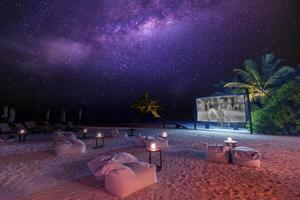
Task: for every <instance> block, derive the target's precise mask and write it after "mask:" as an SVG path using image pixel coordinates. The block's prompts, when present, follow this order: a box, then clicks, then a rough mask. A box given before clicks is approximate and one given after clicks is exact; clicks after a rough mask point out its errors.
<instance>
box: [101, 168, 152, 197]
mask: <svg viewBox="0 0 300 200" xmlns="http://www.w3.org/2000/svg"><path fill="white" fill-rule="evenodd" d="M138 166H139V167H138V168H137V169H138V170H137V172H136V173H135V175H132V176H128V175H126V176H125V175H120V174H119V173H117V172H116V171H112V172H111V173H109V174H108V175H107V176H105V189H106V190H107V191H108V192H110V193H111V194H113V195H114V196H117V197H121V198H124V197H126V196H128V195H130V194H132V193H134V192H136V191H138V190H140V189H143V188H145V187H147V186H149V185H151V184H154V183H155V182H157V178H156V167H155V166H154V165H151V166H150V167H141V166H140V165H139V164H138Z"/></svg>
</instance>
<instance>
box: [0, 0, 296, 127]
mask: <svg viewBox="0 0 300 200" xmlns="http://www.w3.org/2000/svg"><path fill="white" fill-rule="evenodd" d="M296 3H297V0H148V1H146V0H144V1H143V0H119V1H117V0H84V1H83V0H82V1H79V0H76V1H75V0H26V1H24V0H19V1H14V0H5V1H3V0H2V1H1V3H0V5H1V7H0V26H1V30H0V75H1V79H0V84H1V88H0V96H1V97H0V105H1V107H3V106H4V105H9V106H13V107H15V108H16V110H17V118H19V119H21V118H26V117H27V118H28V117H32V116H37V115H38V116H42V115H44V112H45V109H46V108H47V107H50V108H51V109H53V112H56V113H59V112H60V109H62V108H66V109H67V112H69V113H70V112H73V113H74V112H76V109H78V108H83V109H84V110H85V111H86V112H87V113H88V116H89V120H92V121H94V122H96V121H97V122H117V121H130V120H131V119H134V118H136V117H137V115H136V113H135V112H134V111H133V110H132V109H131V108H130V104H131V103H132V102H134V101H136V99H137V98H138V97H139V96H140V95H141V94H142V93H143V92H145V91H148V92H149V93H150V94H151V95H153V96H155V97H156V98H157V99H159V100H160V102H161V104H162V106H163V107H164V109H165V110H164V111H163V113H162V115H163V116H165V117H167V118H170V119H190V118H192V109H193V101H194V98H195V97H201V96H207V95H209V94H211V93H213V92H215V88H214V87H213V85H214V84H215V83H216V82H218V81H220V80H222V79H226V78H228V77H230V76H232V69H233V68H236V67H239V66H241V65H242V63H243V60H244V59H247V58H255V57H257V56H261V55H263V54H264V53H268V52H274V53H275V54H276V55H278V56H279V57H281V58H283V59H285V60H286V61H287V63H286V64H289V65H295V64H296V63H297V62H298V63H299V61H300V59H299V58H300V52H299V46H300V42H299V37H298V35H299V32H297V29H298V28H299V24H300V20H299V16H298V12H299V5H297V4H296Z"/></svg>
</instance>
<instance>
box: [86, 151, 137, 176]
mask: <svg viewBox="0 0 300 200" xmlns="http://www.w3.org/2000/svg"><path fill="white" fill-rule="evenodd" d="M137 161H138V159H137V158H136V157H134V156H133V155H131V154H129V153H126V152H121V153H118V154H115V155H111V156H104V157H103V156H100V157H97V158H95V159H93V160H91V161H90V162H88V163H87V166H88V167H89V169H90V171H91V172H92V173H93V174H94V176H95V177H96V178H97V179H98V180H103V178H104V176H103V174H102V172H101V170H102V168H103V166H105V165H106V164H109V163H119V164H124V163H131V162H137Z"/></svg>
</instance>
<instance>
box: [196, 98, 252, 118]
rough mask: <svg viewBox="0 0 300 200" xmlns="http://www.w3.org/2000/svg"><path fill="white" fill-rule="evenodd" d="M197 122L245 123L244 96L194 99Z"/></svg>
mask: <svg viewBox="0 0 300 200" xmlns="http://www.w3.org/2000/svg"><path fill="white" fill-rule="evenodd" d="M196 107H197V121H204V122H224V123H230V122H246V114H245V96H244V95H231V96H215V97H205V98H197V99H196Z"/></svg>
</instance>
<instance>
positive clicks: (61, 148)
mask: <svg viewBox="0 0 300 200" xmlns="http://www.w3.org/2000/svg"><path fill="white" fill-rule="evenodd" d="M54 149H55V152H56V154H57V155H59V156H64V155H70V154H81V153H84V152H85V149H86V146H85V143H83V142H82V141H81V140H78V139H72V140H60V141H57V142H56V143H55V146H54Z"/></svg>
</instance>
